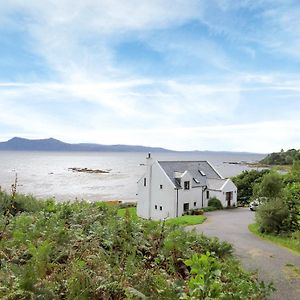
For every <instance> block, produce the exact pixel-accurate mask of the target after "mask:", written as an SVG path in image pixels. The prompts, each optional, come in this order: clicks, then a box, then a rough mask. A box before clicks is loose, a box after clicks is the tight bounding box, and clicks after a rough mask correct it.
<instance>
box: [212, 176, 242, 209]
mask: <svg viewBox="0 0 300 300" xmlns="http://www.w3.org/2000/svg"><path fill="white" fill-rule="evenodd" d="M226 192H233V194H232V200H231V206H236V205H237V188H236V186H235V185H234V183H233V182H232V180H231V179H228V180H227V181H226V183H225V184H224V185H223V187H222V190H221V191H215V190H209V198H213V197H216V198H218V199H219V200H220V201H221V203H222V205H223V207H227V201H226Z"/></svg>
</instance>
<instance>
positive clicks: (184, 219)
mask: <svg viewBox="0 0 300 300" xmlns="http://www.w3.org/2000/svg"><path fill="white" fill-rule="evenodd" d="M126 209H128V212H129V214H130V216H131V218H132V219H133V220H137V219H138V216H137V214H136V208H135V207H129V208H121V209H119V210H118V215H119V216H120V217H124V216H125V214H126ZM205 220H206V217H205V216H201V215H200V216H181V217H178V218H174V219H168V220H167V221H166V223H167V224H169V225H183V226H189V225H196V224H202V223H203V222H204V221H205Z"/></svg>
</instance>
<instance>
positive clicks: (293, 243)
mask: <svg viewBox="0 0 300 300" xmlns="http://www.w3.org/2000/svg"><path fill="white" fill-rule="evenodd" d="M249 230H250V231H251V232H252V233H253V234H255V235H257V236H259V237H261V238H263V239H266V240H268V241H271V242H273V243H275V244H278V245H280V246H283V247H286V248H288V249H290V250H293V251H295V252H297V253H298V254H300V235H299V233H294V234H281V235H278V234H264V233H261V232H260V230H259V226H258V224H250V225H249Z"/></svg>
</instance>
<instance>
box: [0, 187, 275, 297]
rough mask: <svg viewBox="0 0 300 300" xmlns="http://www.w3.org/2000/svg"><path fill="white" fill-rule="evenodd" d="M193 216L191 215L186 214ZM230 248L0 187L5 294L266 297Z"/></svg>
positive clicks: (0, 273)
mask: <svg viewBox="0 0 300 300" xmlns="http://www.w3.org/2000/svg"><path fill="white" fill-rule="evenodd" d="M188 217H190V216H188ZM231 252H232V249H231V246H230V245H229V244H228V243H226V242H220V241H218V240H217V239H210V238H207V237H205V236H203V235H197V234H196V233H195V232H186V231H184V230H183V228H182V227H181V226H177V225H168V224H166V223H164V222H160V223H159V222H150V221H144V220H140V219H138V218H136V219H135V218H132V217H131V216H130V211H125V213H124V214H123V213H121V215H120V212H119V213H118V209H117V208H115V207H112V206H108V205H106V204H104V203H86V202H75V203H61V204H58V203H55V202H54V201H53V200H47V201H37V200H36V199H34V198H33V197H28V196H23V195H19V194H17V193H16V191H15V190H14V189H13V193H12V195H7V194H5V193H3V192H0V264H1V265H0V298H1V299H6V300H13V299H15V300H16V299H72V300H73V299H116V300H118V299H146V298H147V299H262V298H264V297H265V296H266V295H267V294H269V293H270V291H271V290H272V288H271V287H269V286H265V285H264V284H263V283H259V282H258V281H257V280H256V278H255V276H253V275H251V274H248V273H246V272H244V271H243V270H242V269H241V267H240V265H239V263H238V262H237V261H236V260H235V259H234V257H233V256H232V254H231Z"/></svg>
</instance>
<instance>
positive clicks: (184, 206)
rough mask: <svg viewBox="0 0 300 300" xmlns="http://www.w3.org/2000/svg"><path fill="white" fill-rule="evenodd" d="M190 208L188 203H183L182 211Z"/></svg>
mask: <svg viewBox="0 0 300 300" xmlns="http://www.w3.org/2000/svg"><path fill="white" fill-rule="evenodd" d="M189 209H190V204H189V203H184V204H183V211H184V212H186V211H188V210H189Z"/></svg>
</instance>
